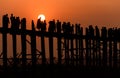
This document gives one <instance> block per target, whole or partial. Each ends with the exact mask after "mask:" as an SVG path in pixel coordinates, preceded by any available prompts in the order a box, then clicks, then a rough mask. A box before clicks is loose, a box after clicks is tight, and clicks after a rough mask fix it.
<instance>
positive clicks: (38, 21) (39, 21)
mask: <svg viewBox="0 0 120 78" xmlns="http://www.w3.org/2000/svg"><path fill="white" fill-rule="evenodd" d="M37 29H39V30H41V18H40V19H38V20H37Z"/></svg>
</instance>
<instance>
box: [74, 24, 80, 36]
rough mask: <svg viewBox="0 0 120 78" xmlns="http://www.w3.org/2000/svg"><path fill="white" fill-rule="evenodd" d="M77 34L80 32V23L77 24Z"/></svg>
mask: <svg viewBox="0 0 120 78" xmlns="http://www.w3.org/2000/svg"><path fill="white" fill-rule="evenodd" d="M75 27H76V34H80V24H75Z"/></svg>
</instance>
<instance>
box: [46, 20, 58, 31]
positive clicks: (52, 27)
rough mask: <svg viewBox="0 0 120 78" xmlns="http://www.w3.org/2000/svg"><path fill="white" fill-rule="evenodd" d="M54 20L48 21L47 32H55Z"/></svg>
mask: <svg viewBox="0 0 120 78" xmlns="http://www.w3.org/2000/svg"><path fill="white" fill-rule="evenodd" d="M55 28H56V27H55V20H54V19H53V21H49V28H48V31H49V32H54V31H55Z"/></svg>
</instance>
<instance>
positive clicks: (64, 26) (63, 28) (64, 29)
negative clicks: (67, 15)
mask: <svg viewBox="0 0 120 78" xmlns="http://www.w3.org/2000/svg"><path fill="white" fill-rule="evenodd" d="M66 27H67V25H66V22H63V24H62V30H63V33H66V32H67V31H66Z"/></svg>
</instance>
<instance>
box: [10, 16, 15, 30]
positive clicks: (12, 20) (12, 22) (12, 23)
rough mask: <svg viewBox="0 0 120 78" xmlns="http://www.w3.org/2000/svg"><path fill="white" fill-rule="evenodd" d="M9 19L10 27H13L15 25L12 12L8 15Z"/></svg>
mask: <svg viewBox="0 0 120 78" xmlns="http://www.w3.org/2000/svg"><path fill="white" fill-rule="evenodd" d="M10 21H11V28H14V26H15V16H13V14H11V16H10Z"/></svg>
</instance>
